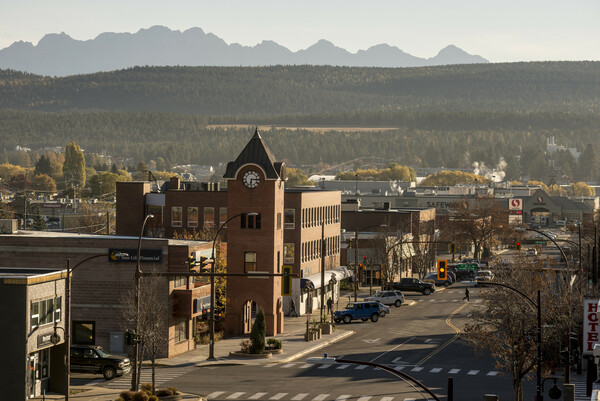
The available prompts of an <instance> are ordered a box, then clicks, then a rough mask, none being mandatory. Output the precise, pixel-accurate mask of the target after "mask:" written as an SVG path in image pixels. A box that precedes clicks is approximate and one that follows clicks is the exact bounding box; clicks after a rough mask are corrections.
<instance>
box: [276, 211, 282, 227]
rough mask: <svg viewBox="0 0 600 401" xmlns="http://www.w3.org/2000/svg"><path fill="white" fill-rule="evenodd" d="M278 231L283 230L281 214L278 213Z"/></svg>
mask: <svg viewBox="0 0 600 401" xmlns="http://www.w3.org/2000/svg"><path fill="white" fill-rule="evenodd" d="M277 229H278V230H281V213H277Z"/></svg>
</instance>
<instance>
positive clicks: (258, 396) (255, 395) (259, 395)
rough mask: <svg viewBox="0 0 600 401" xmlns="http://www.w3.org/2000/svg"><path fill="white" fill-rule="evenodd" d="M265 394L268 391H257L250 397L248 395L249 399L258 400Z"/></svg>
mask: <svg viewBox="0 0 600 401" xmlns="http://www.w3.org/2000/svg"><path fill="white" fill-rule="evenodd" d="M265 395H267V393H256V394H253V395H251V396H250V397H248V399H249V400H258V399H260V398H262V397H263V396H265Z"/></svg>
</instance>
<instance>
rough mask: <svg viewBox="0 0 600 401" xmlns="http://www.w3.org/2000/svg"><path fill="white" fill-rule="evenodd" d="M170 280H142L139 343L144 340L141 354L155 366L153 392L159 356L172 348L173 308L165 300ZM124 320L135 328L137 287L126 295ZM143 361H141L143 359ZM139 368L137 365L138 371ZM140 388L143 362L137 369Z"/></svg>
mask: <svg viewBox="0 0 600 401" xmlns="http://www.w3.org/2000/svg"><path fill="white" fill-rule="evenodd" d="M168 293H169V280H168V278H167V277H159V276H144V277H142V278H141V279H140V299H139V302H140V315H139V327H140V332H139V333H138V337H137V340H138V341H140V346H139V352H140V355H142V356H145V357H146V358H149V359H150V361H151V363H152V392H154V391H155V383H156V380H155V378H156V357H157V355H159V354H160V352H161V350H164V349H165V347H166V346H167V345H168V341H169V339H168V333H169V325H168V319H169V315H170V313H169V312H170V305H169V304H168V303H167V302H164V301H161V300H166V299H168V296H167V295H168ZM123 305H125V308H124V309H123V318H124V320H125V322H126V323H127V325H128V327H130V328H131V327H134V326H135V315H136V313H137V307H136V305H135V288H134V287H132V288H131V289H130V291H128V292H126V293H125V295H124V298H123ZM139 359H140V358H138V360H139ZM135 368H136V367H135V366H134V369H135ZM137 369H138V372H137V380H138V382H137V387H138V388H139V385H140V371H141V363H139V364H138V366H137Z"/></svg>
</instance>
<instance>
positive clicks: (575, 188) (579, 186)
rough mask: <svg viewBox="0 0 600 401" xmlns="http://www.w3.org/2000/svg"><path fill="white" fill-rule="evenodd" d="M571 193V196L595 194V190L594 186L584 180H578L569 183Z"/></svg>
mask: <svg viewBox="0 0 600 401" xmlns="http://www.w3.org/2000/svg"><path fill="white" fill-rule="evenodd" d="M570 188H571V193H572V194H573V196H595V195H596V191H595V190H594V188H592V187H590V186H589V185H587V184H586V183H585V182H581V181H580V182H578V183H575V184H571V186H570Z"/></svg>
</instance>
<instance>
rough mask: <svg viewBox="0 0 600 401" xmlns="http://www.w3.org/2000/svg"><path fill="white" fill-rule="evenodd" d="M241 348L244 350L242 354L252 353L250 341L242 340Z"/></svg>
mask: <svg viewBox="0 0 600 401" xmlns="http://www.w3.org/2000/svg"><path fill="white" fill-rule="evenodd" d="M240 348H241V349H242V352H248V353H249V352H250V340H248V339H246V340H242V341H241V342H240Z"/></svg>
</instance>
